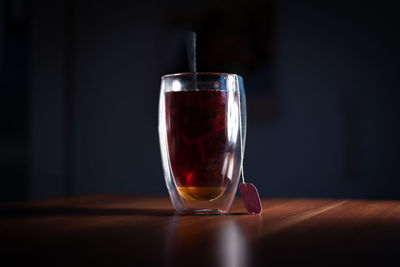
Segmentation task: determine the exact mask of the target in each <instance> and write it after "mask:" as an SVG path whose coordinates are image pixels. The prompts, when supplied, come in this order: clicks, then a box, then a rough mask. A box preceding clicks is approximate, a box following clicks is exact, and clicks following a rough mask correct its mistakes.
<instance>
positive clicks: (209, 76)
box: [158, 72, 246, 214]
mask: <svg viewBox="0 0 400 267" xmlns="http://www.w3.org/2000/svg"><path fill="white" fill-rule="evenodd" d="M158 119H159V125H158V132H159V138H160V148H161V157H162V163H163V169H164V176H165V181H166V184H167V188H168V191H169V195H170V198H171V201H172V204H173V206H174V208H175V209H176V210H177V211H178V212H188V213H204V214H209V213H211V214H213V213H214V214H215V213H223V212H226V211H227V210H228V209H229V207H230V206H231V204H232V201H233V199H234V197H235V194H236V190H237V187H238V183H239V177H240V168H241V166H242V160H243V158H242V155H243V153H244V144H245V139H246V101H245V93H244V87H243V80H242V78H241V77H240V76H239V75H236V74H227V73H205V72H195V73H194V72H188V73H177V74H169V75H165V76H162V78H161V90H160V102H159V118H158Z"/></svg>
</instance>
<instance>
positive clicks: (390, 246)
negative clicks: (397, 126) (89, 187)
mask: <svg viewBox="0 0 400 267" xmlns="http://www.w3.org/2000/svg"><path fill="white" fill-rule="evenodd" d="M263 206H264V210H263V213H262V214H261V215H247V214H245V213H244V208H243V205H242V203H241V200H240V199H236V200H235V202H234V204H233V206H232V208H231V210H230V213H229V214H226V215H179V214H176V213H175V212H174V210H173V208H172V206H171V203H170V200H169V198H168V197H135V196H127V195H93V196H78V197H71V198H62V199H52V200H43V201H32V202H23V203H22V202H21V203H6V204H0V250H1V252H0V255H1V257H0V266H3V267H5V266H20V265H23V264H24V265H27V264H29V265H30V266H33V264H34V263H38V264H39V265H37V266H43V265H45V266H72V265H79V266H80V265H87V266H96V265H100V266H187V267H192V266H231V267H235V266H282V265H289V264H296V265H298V264H307V265H318V266H327V265H330V266H338V265H349V264H353V265H355V266H359V265H361V264H364V265H368V266H370V265H374V266H400V258H399V257H400V201H367V200H341V199H263Z"/></svg>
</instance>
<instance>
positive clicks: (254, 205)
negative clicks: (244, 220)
mask: <svg viewBox="0 0 400 267" xmlns="http://www.w3.org/2000/svg"><path fill="white" fill-rule="evenodd" d="M239 190H240V194H241V195H242V199H243V203H244V206H245V207H246V210H247V212H248V213H250V214H260V213H261V211H262V205H261V200H260V196H259V194H258V191H257V188H256V187H255V186H254V185H253V184H249V183H244V182H243V183H240V185H239Z"/></svg>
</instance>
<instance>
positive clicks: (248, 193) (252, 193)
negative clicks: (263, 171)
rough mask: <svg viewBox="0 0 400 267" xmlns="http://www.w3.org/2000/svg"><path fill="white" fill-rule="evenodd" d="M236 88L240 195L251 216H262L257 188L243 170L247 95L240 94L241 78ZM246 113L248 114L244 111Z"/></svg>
mask: <svg viewBox="0 0 400 267" xmlns="http://www.w3.org/2000/svg"><path fill="white" fill-rule="evenodd" d="M236 86H237V89H238V97H239V99H238V102H239V134H240V155H241V157H242V158H241V159H242V161H241V163H240V175H241V176H242V183H241V184H240V185H239V190H240V194H241V195H242V199H243V203H244V206H245V207H246V210H247V212H248V213H251V214H260V213H261V211H262V205H261V200H260V196H259V194H258V191H257V188H256V187H255V186H254V185H253V184H251V183H246V182H245V180H244V170H243V161H244V150H245V143H244V142H245V138H246V137H245V135H243V122H242V112H240V111H241V110H242V106H241V105H242V104H241V99H242V97H243V102H244V101H246V100H245V95H242V96H241V94H240V91H241V90H240V85H239V77H237V76H236ZM244 112H246V111H245V110H244ZM244 127H245V129H244V134H246V128H247V125H244Z"/></svg>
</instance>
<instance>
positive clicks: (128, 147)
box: [0, 0, 400, 201]
mask: <svg viewBox="0 0 400 267" xmlns="http://www.w3.org/2000/svg"><path fill="white" fill-rule="evenodd" d="M236 18H237V19H236ZM398 24H399V16H398V9H396V7H395V5H394V1H393V2H389V1H376V2H365V1H307V2H305V1H289V0H279V1H161V0H148V1H77V0H73V1H67V0H64V1H49V0H48V1H24V0H14V1H11V0H0V86H1V87H0V88H1V91H0V124H1V125H0V127H1V128H0V129H1V132H0V167H1V169H0V179H1V183H0V201H15V200H27V199H38V198H48V197H58V196H67V195H75V194H87V193H103V192H117V193H131V194H167V189H166V187H165V182H164V177H163V173H162V169H161V159H160V152H159V144H158V133H157V108H158V93H159V85H160V77H161V75H163V74H166V73H169V72H175V71H187V70H188V67H187V65H186V58H185V57H186V51H185V44H184V37H183V36H184V33H185V32H186V31H188V30H196V31H198V38H199V55H198V57H199V70H202V71H221V72H235V73H238V74H241V75H242V76H243V78H244V82H245V87H246V91H247V92H248V100H249V102H248V106H249V117H248V123H249V124H248V136H247V137H248V138H247V146H246V158H245V164H244V165H245V170H246V173H247V175H246V176H247V179H248V180H249V181H252V182H253V183H255V184H256V185H257V186H258V189H259V191H260V194H261V195H262V196H285V197H286V196H289V197H346V198H379V199H400V180H399V177H400V176H399V170H400V167H399V158H400V156H399V151H400V150H399V149H400V144H399V136H400V131H399V115H398V114H399V109H400V108H399V105H398V104H397V103H398V96H399V94H398V92H397V91H398V90H399V88H400V76H399V69H400V68H399V67H400V63H399V60H400V52H399V47H400V37H399V28H398ZM200 52H201V53H200ZM201 68H203V69H201ZM214 68H215V69H214Z"/></svg>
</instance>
